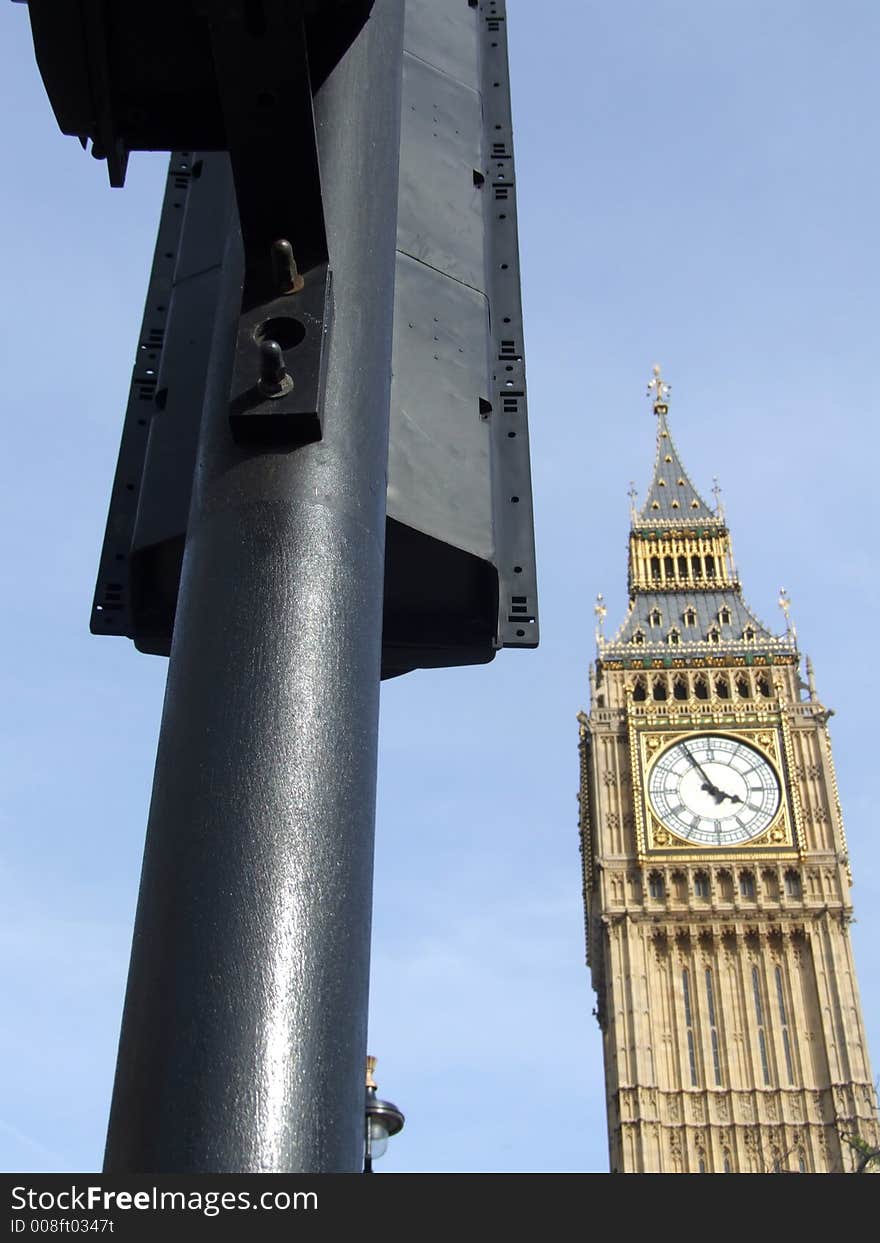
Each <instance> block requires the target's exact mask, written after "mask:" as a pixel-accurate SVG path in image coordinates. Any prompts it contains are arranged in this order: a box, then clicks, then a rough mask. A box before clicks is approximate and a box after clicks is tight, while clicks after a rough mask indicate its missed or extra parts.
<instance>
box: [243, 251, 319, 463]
mask: <svg viewBox="0 0 880 1243" xmlns="http://www.w3.org/2000/svg"><path fill="white" fill-rule="evenodd" d="M332 313H333V288H332V278H331V273H330V269H329V268H328V267H327V265H326V264H322V265H321V266H319V267H316V268H312V269H311V270H310V271H309V272H307V273H304V274H303V283H302V288H301V289H300V290H299V292H297V293H291V294H284V295H282V296H281V297H280V298H276V299H275V300H274V301H272V302H262V303H260V304H259V306H256V307H253V308H252V309H250V310H249V311H245V312H244V313H243V314H242V317H241V319H240V320H239V325H238V339H237V342H236V347H235V365H234V369H233V374H232V387H231V389H230V395H229V424H230V428H231V430H232V435H233V437H234V438H235V440H236V441H238V443H240V444H247V443H254V442H259V443H262V444H275V445H285V446H290V447H294V446H296V445H303V444H308V443H310V442H311V441H314V440H320V439H321V428H322V407H323V396H324V380H325V375H326V369H327V352H328V351H327V347H328V338H329V334H330V327H331V322H332ZM270 341H274V342H276V343H277V345H278V346H279V347H280V351H281V355H282V357H283V373H280V374H279V377H278V382H277V384H272V383H271V382H269V381H267V380H266V379H265V378H264V379H261V374H260V349H261V345H265V344H266V343H268V342H270ZM273 390H274V391H273Z"/></svg>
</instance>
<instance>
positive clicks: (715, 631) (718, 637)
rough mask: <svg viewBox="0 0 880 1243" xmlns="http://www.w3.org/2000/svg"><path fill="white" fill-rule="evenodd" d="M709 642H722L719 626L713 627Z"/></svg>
mask: <svg viewBox="0 0 880 1243" xmlns="http://www.w3.org/2000/svg"><path fill="white" fill-rule="evenodd" d="M709 642H710V643H720V642H721V635H720V634H719V632H718V628H717V626H713V627H712V629H711V630H710V631H709Z"/></svg>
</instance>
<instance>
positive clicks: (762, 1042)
mask: <svg viewBox="0 0 880 1243" xmlns="http://www.w3.org/2000/svg"><path fill="white" fill-rule="evenodd" d="M752 994H753V996H754V1000H755V1019H756V1020H757V1024H758V1046H759V1048H760V1050H761V1068H762V1069H763V1071H764V1083H765V1084H767V1085H768V1086H769V1084H770V1065H769V1063H768V1061H767V1039H766V1037H765V1035H764V1004H763V999H762V997H761V982H760V979H759V978H758V968H757V967H752Z"/></svg>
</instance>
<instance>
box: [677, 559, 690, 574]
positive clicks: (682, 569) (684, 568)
mask: <svg viewBox="0 0 880 1243" xmlns="http://www.w3.org/2000/svg"><path fill="white" fill-rule="evenodd" d="M687 576H688V559H687V557H679V558H678V577H679V578H687Z"/></svg>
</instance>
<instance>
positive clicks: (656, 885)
mask: <svg viewBox="0 0 880 1243" xmlns="http://www.w3.org/2000/svg"><path fill="white" fill-rule="evenodd" d="M648 893H649V894H650V895H651V897H652V898H662V897H663V896H664V894H665V893H666V887H665V885H664V884H663V876H662V874H661V873H660V872H651V873H650V875H649V876H648Z"/></svg>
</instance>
